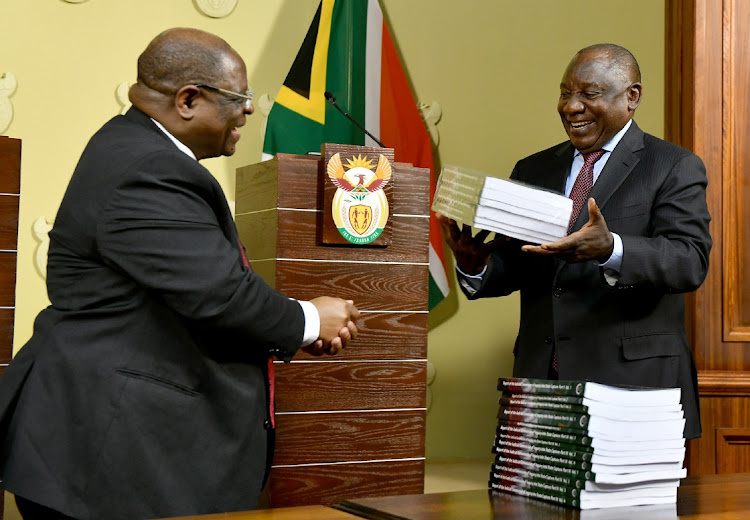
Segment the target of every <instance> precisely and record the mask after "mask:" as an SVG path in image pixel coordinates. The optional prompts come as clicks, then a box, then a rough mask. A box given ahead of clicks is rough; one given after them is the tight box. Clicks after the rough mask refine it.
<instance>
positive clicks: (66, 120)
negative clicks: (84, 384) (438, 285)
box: [0, 0, 664, 459]
mask: <svg viewBox="0 0 750 520" xmlns="http://www.w3.org/2000/svg"><path fill="white" fill-rule="evenodd" d="M317 5H318V0H283V1H282V0H239V1H238V3H237V7H236V8H235V10H234V11H233V12H232V14H231V15H229V16H228V17H226V18H221V19H213V18H209V17H207V16H205V15H203V14H201V13H200V12H199V11H198V10H197V9H196V7H195V5H194V2H193V1H190V0H158V1H154V0H87V1H85V2H83V3H68V2H65V1H63V0H44V1H43V0H26V1H10V0H2V1H0V23H2V35H3V38H2V44H0V74H1V73H3V72H11V73H12V74H13V75H14V76H15V78H16V80H17V81H18V88H17V91H16V92H15V93H14V94H13V95H12V96H11V97H10V100H11V102H12V104H13V108H14V113H15V116H14V119H13V121H12V122H11V124H10V126H9V128H8V129H7V130H6V131H5V132H4V133H5V135H9V136H11V137H18V138H21V139H23V158H22V183H21V195H22V196H21V214H20V223H19V246H18V247H19V253H18V282H17V288H16V291H17V292H16V294H17V298H16V299H17V310H16V329H15V330H16V340H15V348H16V349H18V348H20V347H21V346H22V345H23V343H24V342H25V341H26V340H27V339H28V338H29V336H30V335H31V329H32V322H33V319H34V317H35V316H36V314H37V313H38V312H39V310H41V309H42V308H43V307H44V306H46V305H47V304H48V302H47V299H46V292H45V287H44V281H43V279H42V278H41V276H40V275H39V273H38V272H37V270H36V268H35V266H34V261H33V260H34V255H35V254H36V250H37V246H38V242H37V241H36V239H35V238H34V236H33V234H32V226H33V223H34V222H35V221H37V219H39V218H40V217H44V218H46V219H47V220H48V221H50V222H51V221H52V220H53V219H54V216H55V213H56V211H57V206H58V204H59V202H60V200H61V198H62V195H63V192H64V190H65V187H66V185H67V182H68V180H69V178H70V175H71V174H72V171H73V168H74V167H75V163H76V161H77V160H78V157H79V155H80V153H81V151H82V149H83V147H84V145H85V143H86V141H87V140H88V138H89V137H90V136H91V134H92V133H93V132H94V131H95V130H96V129H98V128H99V127H100V126H101V125H102V124H103V123H104V122H105V121H106V120H107V119H109V118H110V117H112V116H114V115H116V114H117V113H118V112H119V111H120V110H121V106H120V105H119V104H118V102H117V100H116V96H115V91H116V89H117V86H118V85H120V84H121V83H122V82H133V81H134V80H135V61H136V58H137V56H138V54H140V52H141V51H142V50H143V48H144V47H145V46H146V44H147V43H148V41H149V40H150V39H151V38H152V37H153V36H155V35H156V34H157V33H158V32H160V31H162V30H163V29H166V28H168V27H174V26H190V27H197V28H200V29H205V30H208V31H212V32H214V33H216V34H219V35H220V36H222V37H224V38H225V39H226V40H227V41H229V42H230V44H232V45H233V46H234V47H235V48H236V49H237V50H238V51H239V52H240V53H241V54H242V55H243V57H244V58H245V60H246V62H247V65H248V71H249V75H250V81H251V84H252V85H253V87H254V88H255V91H256V93H258V95H261V94H263V93H268V94H270V95H271V96H273V95H275V93H276V92H277V90H278V88H279V86H280V84H281V82H282V81H283V79H284V77H285V75H286V72H287V70H288V68H289V66H290V64H291V62H292V60H293V58H294V56H295V55H296V52H297V48H298V47H299V44H300V42H301V41H302V38H303V37H304V34H305V32H306V30H307V27H308V25H309V22H310V19H311V18H312V15H313V13H314V12H315V9H316V8H317ZM382 5H383V9H384V12H385V14H386V17H387V18H388V20H389V23H390V26H391V30H392V34H393V38H394V40H395V41H396V45H397V47H398V48H399V49H400V52H401V55H402V58H403V60H404V64H405V67H406V69H407V74H408V75H409V76H410V78H411V81H412V85H413V88H414V91H415V94H416V97H417V99H418V100H419V101H421V102H437V103H438V104H439V105H440V106H441V107H442V114H443V115H442V119H441V120H440V122H439V123H438V125H437V128H438V130H439V132H440V144H439V148H438V156H437V158H438V160H439V161H440V162H443V163H454V164H459V165H462V166H466V167H469V168H474V169H478V170H482V171H486V172H491V173H493V174H496V175H498V176H507V175H509V174H510V171H511V169H512V167H513V164H514V163H515V162H516V160H518V159H520V158H522V157H524V156H526V155H528V154H529V153H532V152H534V151H537V150H539V149H542V148H546V147H548V146H551V145H553V144H555V143H557V142H559V141H561V140H563V139H565V134H564V132H563V130H562V125H561V124H560V122H559V119H558V116H557V113H556V110H555V106H556V100H557V85H558V84H559V80H560V77H561V76H562V72H563V69H564V68H565V65H566V64H567V62H568V60H569V59H570V57H571V56H572V55H573V53H574V52H575V51H577V50H578V49H579V48H581V47H584V46H586V45H589V44H592V43H597V42H602V41H607V42H614V43H618V44H621V45H624V46H625V47H628V48H629V49H630V50H631V51H632V52H633V53H634V54H635V56H636V58H638V60H639V61H640V64H641V69H642V72H643V77H644V85H645V87H644V102H643V104H642V105H641V108H639V111H638V114H637V120H638V123H639V124H640V125H641V127H642V128H644V129H645V130H646V131H649V132H651V133H654V134H656V135H661V134H662V128H663V106H664V99H663V76H664V63H663V62H664V58H663V55H664V2H663V0H630V1H624V0H606V1H605V0H601V1H599V2H591V1H582V0H568V1H565V2H563V1H560V0H528V1H518V0H514V1H511V0H463V1H461V2H457V1H455V0H383V2H382ZM634 13H637V15H635V14H634ZM262 121H263V117H262V116H261V115H260V111H259V112H257V113H256V115H254V116H253V117H251V118H249V119H248V123H247V125H246V126H245V128H244V129H243V130H242V140H241V141H240V145H239V147H238V152H237V154H236V155H235V156H233V157H231V158H217V159H212V160H210V161H206V162H205V163H204V164H206V166H207V167H208V168H209V169H210V170H211V171H212V172H213V173H214V175H215V176H216V177H217V179H219V182H220V183H221V184H222V186H223V187H224V189H225V191H226V192H227V195H228V198H229V199H233V198H234V170H235V168H236V167H238V166H242V165H246V164H250V163H254V162H257V161H258V160H260V153H261V145H262V137H261V124H262ZM452 282H453V283H454V281H453V280H452ZM453 291H454V292H453V294H452V296H451V297H450V298H448V299H447V300H446V301H444V302H443V303H442V304H441V305H440V306H439V307H438V308H437V309H435V310H434V311H433V312H432V313H431V316H430V320H431V332H430V336H429V360H430V362H431V364H432V366H433V367H434V369H435V377H434V380H433V382H432V384H431V385H430V403H431V407H430V411H429V413H428V422H427V456H428V458H430V459H438V458H481V457H488V456H489V453H488V451H489V447H490V445H491V442H492V433H493V428H494V423H495V414H496V412H497V405H496V399H497V392H496V390H495V386H496V381H497V378H498V377H499V376H504V375H508V374H510V371H511V367H512V355H511V347H512V344H513V340H514V337H515V333H516V327H517V322H518V308H517V298H516V297H508V298H505V299H502V300H488V301H479V302H467V301H466V299H465V298H464V297H463V296H458V295H457V294H456V291H457V289H456V287H455V284H454V285H453ZM352 348H356V345H354V346H352Z"/></svg>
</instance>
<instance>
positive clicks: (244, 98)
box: [195, 83, 255, 110]
mask: <svg viewBox="0 0 750 520" xmlns="http://www.w3.org/2000/svg"><path fill="white" fill-rule="evenodd" d="M195 86H196V87H198V88H207V89H209V90H215V91H216V92H218V93H220V94H224V95H225V96H227V97H230V98H233V99H232V101H234V102H235V103H242V106H243V108H244V109H245V110H251V109H252V108H253V96H255V92H253V89H251V88H249V87H248V89H247V91H246V92H245V93H244V94H240V93H239V92H234V91H232V90H227V89H223V88H219V87H214V86H213V85H206V84H205V83H196V85H195Z"/></svg>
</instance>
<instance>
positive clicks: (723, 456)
mask: <svg viewBox="0 0 750 520" xmlns="http://www.w3.org/2000/svg"><path fill="white" fill-rule="evenodd" d="M748 467H750V428H717V430H716V473H742V472H744V470H745V468H748Z"/></svg>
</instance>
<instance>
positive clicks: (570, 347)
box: [438, 44, 711, 438]
mask: <svg viewBox="0 0 750 520" xmlns="http://www.w3.org/2000/svg"><path fill="white" fill-rule="evenodd" d="M642 91H643V88H642V85H641V74H640V70H639V67H638V63H637V62H636V60H635V58H634V57H633V55H632V54H631V53H630V52H629V51H628V50H626V49H624V48H622V47H620V46H617V45H612V44H598V45H593V46H591V47H587V48H585V49H583V50H581V51H579V52H578V53H577V54H576V55H575V56H574V57H573V59H572V60H571V62H570V64H569V65H568V67H567V68H566V70H565V72H564V74H563V78H562V81H561V83H560V98H559V101H558V105H557V110H558V112H559V114H560V118H561V119H562V123H563V127H564V128H565V131H566V133H567V134H568V137H569V141H566V142H564V143H561V144H559V145H557V146H554V147H552V148H549V149H547V150H544V151H541V152H539V153H536V154H534V155H532V156H530V157H527V158H525V159H523V160H521V161H519V162H518V164H517V165H516V167H515V168H514V170H513V173H512V174H511V178H512V179H516V180H519V181H522V182H526V183H528V184H533V185H536V186H539V187H542V188H545V189H549V190H553V191H557V192H560V193H564V194H565V195H567V196H570V197H571V198H572V199H573V200H574V211H573V216H572V218H571V222H570V227H569V234H568V236H566V237H565V238H563V239H561V240H559V241H557V242H554V243H548V244H541V245H531V244H523V243H521V242H519V241H517V240H511V239H509V238H507V237H496V238H495V240H493V241H492V242H488V243H485V239H486V238H487V235H488V233H487V232H486V231H480V232H479V233H477V234H476V235H473V231H472V229H471V228H470V227H468V226H464V227H463V229H459V227H458V225H457V224H456V222H455V221H453V220H450V219H448V218H446V217H444V216H439V217H438V218H439V220H440V222H441V225H442V228H443V232H444V236H445V238H446V241H447V243H448V244H449V245H450V247H451V248H452V249H453V252H454V256H455V259H456V267H457V276H458V281H459V285H460V286H461V288H462V290H463V291H464V293H465V294H466V295H467V297H468V298H469V299H475V298H482V297H487V296H504V295H507V294H510V293H512V292H514V291H517V290H519V291H520V293H521V323H520V327H519V332H518V337H517V339H516V344H515V349H514V354H515V363H514V367H513V375H514V376H518V377H533V378H551V379H564V380H580V379H585V380H592V381H598V382H601V383H605V384H627V385H642V386H652V387H680V388H681V389H682V406H683V409H684V410H685V416H686V425H685V436H686V437H687V438H692V437H698V436H700V433H701V428H700V416H699V405H698V392H697V381H696V372H695V367H694V363H693V358H692V354H691V352H690V347H689V345H688V342H687V336H686V332H685V306H684V301H683V293H686V292H689V291H694V290H695V289H697V288H698V287H699V286H700V284H701V283H702V282H703V280H704V278H705V276H706V273H707V271H708V259H709V252H710V250H711V236H710V234H709V221H710V216H709V213H708V207H707V204H706V184H707V180H706V172H705V167H704V166H703V162H702V161H701V160H700V158H698V157H697V156H696V155H694V154H692V153H691V152H689V151H688V150H684V149H682V148H679V147H677V146H675V145H673V144H670V143H667V142H665V141H662V140H661V139H658V138H656V137H654V136H652V135H649V134H646V133H644V132H643V131H642V130H641V129H640V128H638V126H637V125H636V123H635V121H633V114H634V113H635V110H636V109H637V108H638V105H639V103H640V101H641V95H642ZM592 185H593V187H592Z"/></svg>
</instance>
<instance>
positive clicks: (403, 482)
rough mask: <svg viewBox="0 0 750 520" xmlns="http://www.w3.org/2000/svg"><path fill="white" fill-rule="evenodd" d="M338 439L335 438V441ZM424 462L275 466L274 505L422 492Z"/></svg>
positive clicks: (330, 501)
mask: <svg viewBox="0 0 750 520" xmlns="http://www.w3.org/2000/svg"><path fill="white" fill-rule="evenodd" d="M332 442H336V440H334V441H332ZM423 482H424V463H423V461H419V460H402V461H388V462H365V463H356V464H335V465H326V464H322V465H315V466H294V467H280V468H275V469H274V470H273V472H272V473H271V480H270V482H269V486H270V488H271V505H273V506H276V507H277V506H279V505H282V504H283V505H284V506H296V505H306V504H310V503H315V504H325V505H328V504H335V503H337V502H340V501H341V500H343V497H348V498H358V497H380V496H388V495H400V494H405V493H408V494H413V493H421V492H422V490H423V489H424V484H423Z"/></svg>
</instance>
